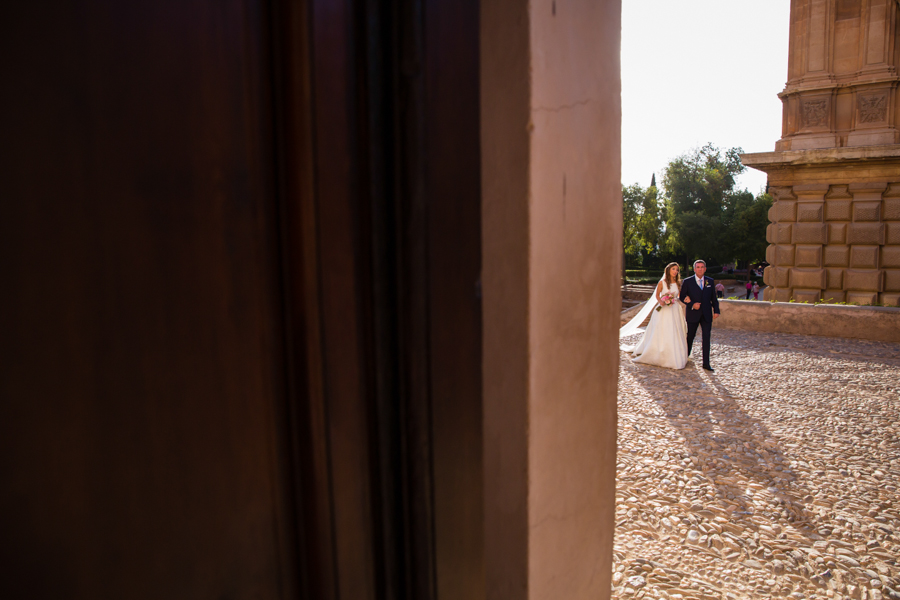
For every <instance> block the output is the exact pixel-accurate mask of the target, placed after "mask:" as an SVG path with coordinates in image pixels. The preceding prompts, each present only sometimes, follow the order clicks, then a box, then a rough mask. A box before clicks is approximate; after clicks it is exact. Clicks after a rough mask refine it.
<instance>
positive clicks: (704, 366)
mask: <svg viewBox="0 0 900 600" xmlns="http://www.w3.org/2000/svg"><path fill="white" fill-rule="evenodd" d="M703 368H704V369H706V370H707V371H709V372H710V373H714V372H715V369H713V368H712V367H711V366H709V365H703Z"/></svg>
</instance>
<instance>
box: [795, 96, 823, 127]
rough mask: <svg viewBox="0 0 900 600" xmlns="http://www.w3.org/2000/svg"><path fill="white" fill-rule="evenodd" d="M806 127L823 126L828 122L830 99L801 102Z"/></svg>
mask: <svg viewBox="0 0 900 600" xmlns="http://www.w3.org/2000/svg"><path fill="white" fill-rule="evenodd" d="M800 109H801V112H802V113H803V126H804V127H821V126H823V125H827V124H828V100H824V99H823V100H805V101H803V102H801V104H800Z"/></svg>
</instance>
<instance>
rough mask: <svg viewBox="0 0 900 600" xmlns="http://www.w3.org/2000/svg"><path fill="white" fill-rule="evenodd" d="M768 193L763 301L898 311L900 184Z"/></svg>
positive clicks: (796, 187)
mask: <svg viewBox="0 0 900 600" xmlns="http://www.w3.org/2000/svg"><path fill="white" fill-rule="evenodd" d="M770 192H771V193H772V194H773V195H774V197H775V203H774V204H773V206H772V208H771V209H770V211H769V220H770V221H771V224H770V225H769V227H768V230H767V232H766V241H768V242H769V244H770V245H769V247H768V249H767V251H766V262H768V263H769V265H770V266H769V267H767V268H766V270H765V273H764V279H765V283H766V285H767V286H769V287H767V288H766V290H765V292H764V293H763V298H764V299H765V300H769V301H778V302H787V301H788V300H791V299H793V300H794V301H796V302H803V301H807V302H810V303H812V302H817V301H819V300H826V301H829V302H849V303H855V304H882V305H884V306H900V178H898V181H894V182H889V183H850V184H840V185H827V184H818V183H817V184H804V185H794V186H788V187H775V188H774V189H770Z"/></svg>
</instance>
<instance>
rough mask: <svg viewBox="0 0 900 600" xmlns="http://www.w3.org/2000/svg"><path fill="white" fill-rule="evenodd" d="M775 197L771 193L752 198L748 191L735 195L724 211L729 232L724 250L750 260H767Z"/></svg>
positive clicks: (726, 228) (734, 255)
mask: <svg viewBox="0 0 900 600" xmlns="http://www.w3.org/2000/svg"><path fill="white" fill-rule="evenodd" d="M773 202H774V199H773V198H772V196H770V195H769V194H760V195H758V196H756V197H755V198H754V197H753V194H751V193H750V192H748V191H743V192H739V193H737V194H734V195H733V197H732V198H731V201H730V202H729V205H728V207H727V208H726V211H725V227H724V229H725V230H726V231H727V232H728V235H727V238H726V244H725V249H726V250H727V252H728V253H729V256H730V257H731V258H732V259H735V260H738V261H746V262H747V263H754V262H760V261H762V260H764V259H765V256H766V247H767V246H768V243H767V242H766V227H768V225H769V209H770V208H771V207H772V203H773Z"/></svg>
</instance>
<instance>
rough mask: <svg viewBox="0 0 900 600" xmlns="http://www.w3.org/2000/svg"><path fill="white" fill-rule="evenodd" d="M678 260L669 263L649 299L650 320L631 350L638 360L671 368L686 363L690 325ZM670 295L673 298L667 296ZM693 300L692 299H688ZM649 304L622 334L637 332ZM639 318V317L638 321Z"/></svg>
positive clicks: (638, 361) (681, 366)
mask: <svg viewBox="0 0 900 600" xmlns="http://www.w3.org/2000/svg"><path fill="white" fill-rule="evenodd" d="M678 271H679V267H678V263H669V264H668V265H666V270H665V274H664V275H663V278H662V279H661V280H660V282H659V283H658V284H657V285H656V292H655V294H654V297H653V298H651V299H650V300H648V301H647V307H650V309H651V311H652V312H651V313H650V323H649V324H648V325H647V329H646V330H645V331H644V337H642V338H641V341H640V342H639V343H638V345H637V346H635V347H634V348H633V349H631V348H623V349H624V350H626V351H630V352H631V355H632V357H633V358H632V360H633V361H634V362H636V363H642V364H646V365H656V366H659V367H666V368H668V369H683V368H684V367H685V365H687V358H688V354H687V325H686V324H685V320H684V304H682V303H681V301H680V300H679V299H678V293H679V291H680V287H681V277H680V275H679V272H678ZM667 296H670V297H671V298H668V297H667ZM685 300H686V302H688V303H690V298H685ZM647 307H645V308H644V309H643V310H641V313H643V316H641V313H638V316H637V317H635V319H633V320H632V321H630V322H629V323H628V324H627V325H625V327H623V328H622V329H621V330H620V333H619V337H624V336H625V335H630V334H631V333H634V332H635V331H638V329H637V326H639V325H640V323H642V322H643V321H644V319H645V318H646V317H647ZM657 309H658V310H657ZM638 319H639V320H638Z"/></svg>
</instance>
